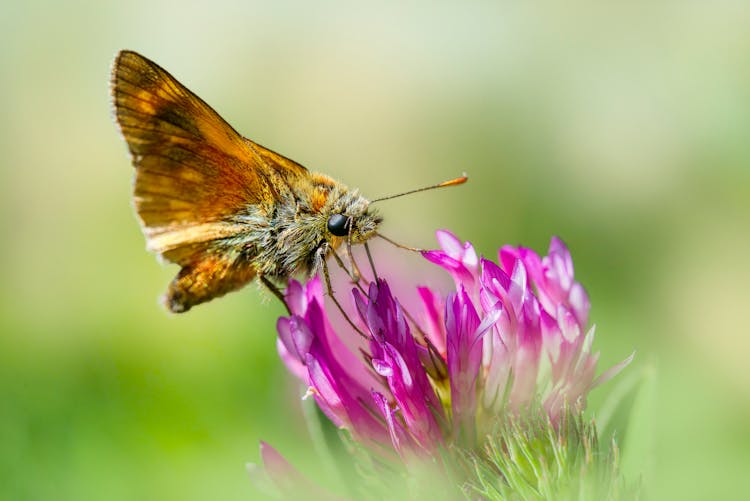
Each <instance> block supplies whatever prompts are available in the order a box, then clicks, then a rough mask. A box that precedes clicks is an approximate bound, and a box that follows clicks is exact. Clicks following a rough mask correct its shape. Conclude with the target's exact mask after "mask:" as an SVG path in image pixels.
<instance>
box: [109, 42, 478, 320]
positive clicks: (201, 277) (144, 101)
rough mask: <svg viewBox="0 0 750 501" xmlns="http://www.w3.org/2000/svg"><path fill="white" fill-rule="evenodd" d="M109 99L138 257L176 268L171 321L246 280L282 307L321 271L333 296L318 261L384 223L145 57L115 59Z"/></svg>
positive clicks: (354, 194)
mask: <svg viewBox="0 0 750 501" xmlns="http://www.w3.org/2000/svg"><path fill="white" fill-rule="evenodd" d="M111 91H112V101H113V106H114V114H115V118H116V121H117V123H118V124H119V128H120V131H121V132H122V135H123V137H124V138H125V141H126V142H127V146H128V149H129V150H130V154H131V156H132V162H133V166H134V167H135V180H134V189H133V203H134V206H135V211H136V213H137V215H138V218H139V220H140V224H141V228H142V230H143V234H144V236H145V238H146V242H147V248H148V249H149V250H150V251H152V252H155V253H156V254H158V255H159V256H160V257H161V258H162V259H164V260H166V261H168V262H172V263H176V264H177V265H179V266H180V271H179V272H178V273H177V275H176V276H175V277H174V279H173V280H172V281H171V283H170V284H169V286H168V288H167V292H166V294H165V296H164V304H165V305H166V307H167V308H168V309H169V310H170V311H172V312H175V313H180V312H185V311H188V310H189V309H190V308H192V307H193V306H195V305H198V304H201V303H204V302H206V301H210V300H211V299H213V298H216V297H219V296H222V295H224V294H226V293H228V292H231V291H234V290H237V289H240V288H241V287H243V286H244V285H246V284H247V283H248V282H250V281H251V280H253V279H255V278H257V279H259V280H260V281H261V282H262V283H264V284H265V285H266V286H268V288H269V289H271V291H272V292H274V294H276V296H278V297H279V298H280V299H281V300H282V301H283V295H282V294H281V292H280V290H279V288H278V286H277V285H276V284H278V283H281V282H284V281H285V280H286V279H287V278H288V277H289V276H291V275H293V274H298V273H301V274H306V275H312V274H314V273H317V272H318V271H320V270H321V269H322V270H324V272H325V275H326V279H327V283H328V288H329V292H331V291H330V280H329V279H328V268H327V266H326V259H327V258H328V257H329V256H330V255H331V254H335V253H336V249H338V248H339V247H341V246H342V244H345V243H346V245H347V248H349V247H350V246H351V245H352V244H361V243H365V242H366V241H367V240H368V239H370V238H372V237H373V236H375V235H376V234H377V230H378V227H379V225H380V224H381V222H382V217H381V216H380V215H379V213H378V212H377V211H376V210H374V209H373V208H372V207H371V204H372V202H371V201H369V200H368V199H366V198H364V197H363V196H362V195H360V194H359V191H358V190H353V189H349V188H348V187H346V186H345V185H343V184H342V183H340V182H338V181H336V180H334V179H332V178H330V177H329V176H326V175H324V174H319V173H315V172H311V171H309V170H308V169H306V168H305V167H303V166H302V165H300V164H298V163H297V162H295V161H293V160H290V159H289V158H286V157H284V156H282V155H280V154H278V153H275V152H273V151H271V150H269V149H268V148H265V147H263V146H261V145H259V144H258V143H256V142H254V141H251V140H250V139H247V138H245V137H243V136H241V135H240V134H239V133H238V132H237V131H235V130H234V129H233V128H232V126H230V125H229V124H228V123H227V122H226V121H225V120H224V119H223V118H221V116H219V114H218V113H217V112H216V111H214V110H213V109H212V108H211V107H210V106H209V105H208V104H206V103H205V102H204V101H203V100H202V99H201V98H199V97H198V96H197V95H195V94H194V93H192V92H191V91H190V90H188V89H187V88H186V87H185V86H184V85H182V84H181V83H180V82H178V81H177V80H176V79H175V78H174V77H173V76H172V75H170V74H169V73H168V72H167V71H166V70H164V69H163V68H161V67H160V66H159V65H157V64H156V63H154V62H153V61H150V60H149V59H147V58H145V57H143V56H142V55H140V54H138V53H136V52H132V51H128V50H123V51H121V52H120V53H119V54H118V55H117V57H116V59H115V61H114V65H113V69H112V79H111ZM465 180H466V178H465V176H464V177H462V178H457V179H455V180H452V181H448V182H445V183H441V184H440V185H435V186H433V187H439V186H443V185H445V186H448V185H451V184H459V183H461V182H463V181H465ZM429 188H432V187H428V188H424V189H429ZM412 191H421V189H420V190H412ZM408 193H410V192H408ZM404 194H405V193H404ZM385 198H391V197H385ZM335 255H336V257H337V260H338V259H340V258H339V257H338V255H337V254H335ZM339 262H340V261H339ZM334 299H335V298H334Z"/></svg>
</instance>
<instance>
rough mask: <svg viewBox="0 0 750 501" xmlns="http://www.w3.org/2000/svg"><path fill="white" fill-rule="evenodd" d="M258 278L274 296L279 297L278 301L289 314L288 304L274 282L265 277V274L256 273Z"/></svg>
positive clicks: (290, 312)
mask: <svg viewBox="0 0 750 501" xmlns="http://www.w3.org/2000/svg"><path fill="white" fill-rule="evenodd" d="M258 278H259V279H260V281H261V282H262V283H263V285H265V286H266V288H267V289H268V290H270V291H271V292H272V293H273V295H274V296H276V297H277V298H279V301H281V304H283V305H284V308H286V311H287V313H289V314H290V315H291V314H292V311H291V310H290V309H289V306H288V305H287V304H286V299H285V298H284V294H282V292H281V291H280V290H279V288H278V287H276V284H274V283H273V282H271V281H270V280H269V279H267V278H266V276H265V275H262V274H260V273H259V274H258Z"/></svg>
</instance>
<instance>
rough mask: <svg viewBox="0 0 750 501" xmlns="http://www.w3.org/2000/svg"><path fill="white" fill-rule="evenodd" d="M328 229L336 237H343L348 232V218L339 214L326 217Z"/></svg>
mask: <svg viewBox="0 0 750 501" xmlns="http://www.w3.org/2000/svg"><path fill="white" fill-rule="evenodd" d="M328 231H330V232H331V233H332V234H334V235H336V236H337V237H345V236H347V235H348V234H349V218H348V217H346V216H342V215H341V214H334V215H333V216H331V217H329V218H328Z"/></svg>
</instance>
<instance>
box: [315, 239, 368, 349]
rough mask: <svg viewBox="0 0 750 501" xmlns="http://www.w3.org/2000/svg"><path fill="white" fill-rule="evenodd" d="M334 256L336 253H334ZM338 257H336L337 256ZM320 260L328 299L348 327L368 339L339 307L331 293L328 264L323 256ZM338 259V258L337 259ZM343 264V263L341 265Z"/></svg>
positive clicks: (341, 307) (339, 304)
mask: <svg viewBox="0 0 750 501" xmlns="http://www.w3.org/2000/svg"><path fill="white" fill-rule="evenodd" d="M334 255H336V253H335V252H334ZM337 257H338V256H337ZM320 258H321V260H322V261H321V267H322V268H323V279H324V280H325V282H326V291H327V292H328V297H330V298H331V300H332V301H333V303H334V304H335V305H336V307H337V308H338V309H339V311H340V312H341V314H342V315H343V316H344V318H345V319H346V321H347V322H349V325H351V326H352V328H353V329H354V330H355V331H357V333H359V335H360V336H362V337H363V338H365V339H369V336H367V335H366V334H365V333H364V332H362V330H361V329H360V328H359V327H357V326H356V324H355V323H354V322H353V321H352V319H351V318H349V315H347V313H346V311H345V310H344V307H343V306H341V303H339V300H338V299H336V294H334V292H333V288H331V275H330V274H329V273H328V263H327V262H326V260H325V254H323V255H322V256H320ZM339 259H340V258H339ZM342 264H343V263H342Z"/></svg>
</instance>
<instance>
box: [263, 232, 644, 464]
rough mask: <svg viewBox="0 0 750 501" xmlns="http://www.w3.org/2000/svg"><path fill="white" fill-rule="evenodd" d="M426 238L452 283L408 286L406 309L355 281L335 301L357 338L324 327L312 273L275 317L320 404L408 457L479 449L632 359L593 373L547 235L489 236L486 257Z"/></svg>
mask: <svg viewBox="0 0 750 501" xmlns="http://www.w3.org/2000/svg"><path fill="white" fill-rule="evenodd" d="M437 239H438V242H439V244H440V247H441V249H439V250H432V251H426V252H424V253H423V255H424V257H425V258H426V259H427V260H428V261H430V262H432V263H434V264H436V265H438V266H439V267H441V268H442V269H444V270H445V271H447V272H448V273H449V274H450V275H451V276H452V277H453V280H454V282H455V290H453V291H451V292H450V293H448V294H442V293H441V292H439V291H436V290H433V289H430V288H427V287H417V294H418V297H419V302H420V303H421V305H420V308H419V309H418V310H416V311H407V310H406V309H405V308H404V307H403V306H402V304H401V303H399V301H398V299H397V298H396V297H394V295H393V293H392V292H391V287H390V286H389V283H388V282H387V281H386V280H378V281H376V282H371V283H370V284H369V287H367V289H366V290H365V289H364V288H354V289H353V291H352V299H353V301H352V303H353V306H352V307H351V308H350V310H349V311H348V314H349V316H350V318H351V319H352V320H353V321H354V322H355V323H357V324H358V325H359V326H360V329H361V331H362V332H364V333H365V335H366V339H363V338H362V336H361V334H360V333H358V332H356V331H355V330H353V329H351V328H350V329H342V328H339V329H337V330H335V329H334V328H333V322H332V321H331V320H330V319H329V317H328V312H327V310H326V309H325V303H324V299H323V289H322V287H321V283H320V280H319V279H318V278H314V279H312V280H310V281H308V282H307V283H306V284H301V283H299V282H297V281H294V280H292V281H290V283H289V287H288V289H287V292H286V302H287V305H288V307H289V310H290V312H291V315H290V316H288V317H282V318H280V319H279V320H278V323H277V330H278V334H279V335H278V343H277V346H278V351H279V354H280V356H281V358H282V360H283V361H284V363H285V364H286V366H287V367H288V369H289V370H290V371H291V372H292V374H294V375H295V376H296V377H297V378H299V379H300V380H301V381H302V382H303V383H304V384H305V385H306V387H307V388H308V391H307V395H309V396H312V398H314V399H315V402H316V404H317V405H318V406H319V408H320V409H321V410H322V412H323V413H325V415H326V416H327V417H328V418H329V419H330V420H331V421H332V422H333V424H334V425H335V426H336V427H338V428H340V429H342V430H346V431H347V432H348V433H349V434H350V436H351V439H352V440H353V441H354V442H355V443H357V444H360V445H361V446H362V447H364V448H365V449H366V450H367V451H369V452H370V453H371V454H373V455H375V456H376V457H378V458H380V459H381V460H383V461H388V460H395V461H397V462H398V461H400V462H402V463H403V464H404V465H405V467H406V469H407V470H408V469H409V468H411V467H418V465H421V464H424V463H425V460H426V461H427V462H432V463H434V464H439V465H441V466H440V467H441V468H450V465H445V464H444V463H445V459H444V454H443V453H444V452H445V451H451V450H453V451H456V450H459V451H464V452H468V453H469V454H473V453H480V454H481V451H483V450H485V449H486V446H487V444H488V440H489V439H491V438H492V437H493V433H497V431H498V429H499V428H498V423H499V422H501V421H502V420H503V419H504V418H508V417H511V418H512V417H514V416H523V415H524V413H528V412H530V411H531V410H533V409H537V408H539V409H542V410H543V413H544V414H545V420H546V422H547V423H549V426H550V427H551V429H553V430H554V429H557V428H559V427H560V423H561V421H564V420H565V412H566V410H567V409H573V410H575V411H577V412H580V411H582V409H583V408H584V407H585V404H586V397H587V395H588V392H589V391H590V390H591V389H592V388H594V387H596V386H598V385H599V384H601V383H603V382H605V381H607V380H608V379H610V378H612V377H613V376H614V375H615V374H617V373H618V372H619V371H620V370H622V369H623V368H624V367H625V366H626V365H627V364H628V363H630V361H631V359H632V355H631V356H630V357H628V358H626V359H625V360H624V361H622V362H621V363H619V364H617V365H615V366H614V367H612V368H610V369H609V370H606V371H604V372H603V373H602V374H601V375H599V376H598V377H596V367H597V361H598V353H592V343H593V340H594V328H593V327H591V328H589V327H588V317H589V309H590V302H589V298H588V295H587V294H586V292H585V290H584V288H583V287H582V286H581V284H579V283H578V282H576V281H575V277H574V272H573V262H572V259H571V256H570V253H569V252H568V249H567V248H566V247H565V245H564V243H563V242H562V241H561V240H560V239H558V238H553V239H552V241H551V243H550V247H549V251H548V254H547V255H546V256H543V257H540V256H539V255H537V254H536V253H535V252H534V251H532V250H530V249H527V248H523V247H511V246H505V247H502V248H501V249H500V251H499V253H498V259H497V262H495V261H492V260H489V259H485V258H481V257H479V256H478V255H477V253H476V251H475V250H474V248H473V246H472V245H471V244H470V243H468V242H465V243H464V242H461V241H460V240H459V239H458V238H457V237H456V236H454V235H453V234H451V233H450V232H447V231H439V232H438V233H437ZM576 415H578V414H576ZM537 418H538V416H537ZM535 419H536V418H535ZM506 428H507V427H506ZM490 442H491V440H490Z"/></svg>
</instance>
